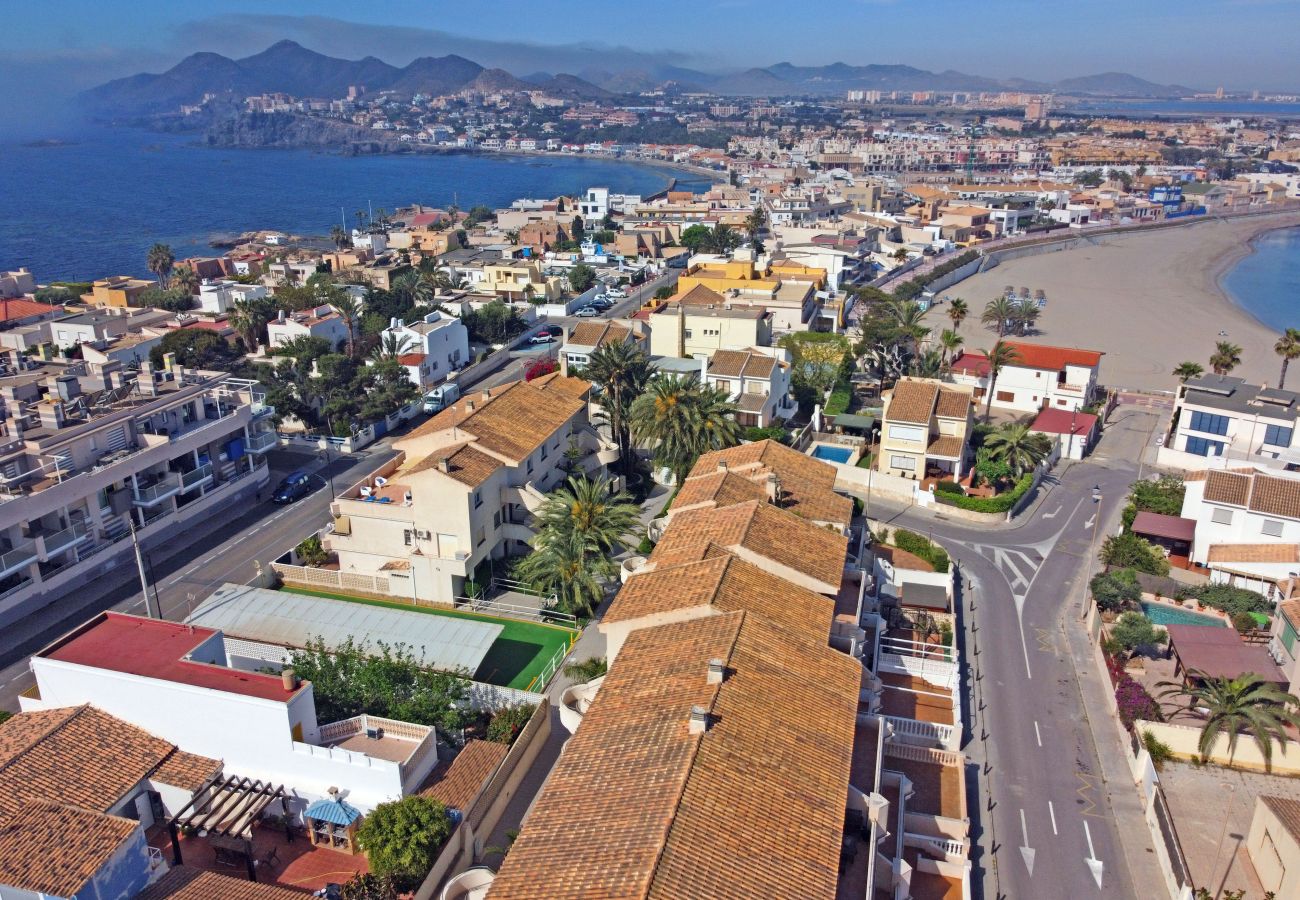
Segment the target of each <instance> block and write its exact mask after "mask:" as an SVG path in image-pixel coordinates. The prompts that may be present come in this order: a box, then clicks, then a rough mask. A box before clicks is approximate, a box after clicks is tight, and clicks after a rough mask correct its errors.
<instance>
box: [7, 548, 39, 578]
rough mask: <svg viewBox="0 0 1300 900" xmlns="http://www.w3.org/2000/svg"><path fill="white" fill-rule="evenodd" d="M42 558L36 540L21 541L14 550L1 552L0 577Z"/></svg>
mask: <svg viewBox="0 0 1300 900" xmlns="http://www.w3.org/2000/svg"><path fill="white" fill-rule="evenodd" d="M39 558H40V551H39V549H38V548H37V546H36V542H35V541H20V542H19V543H18V545H17V546H16V547H14V548H13V549H12V550H7V551H5V552H4V553H0V578H4V577H6V576H8V575H12V574H13V573H14V572H17V571H20V570H21V569H24V568H26V567H27V566H29V565H31V564H32V563H34V562H36V560H38V559H39Z"/></svg>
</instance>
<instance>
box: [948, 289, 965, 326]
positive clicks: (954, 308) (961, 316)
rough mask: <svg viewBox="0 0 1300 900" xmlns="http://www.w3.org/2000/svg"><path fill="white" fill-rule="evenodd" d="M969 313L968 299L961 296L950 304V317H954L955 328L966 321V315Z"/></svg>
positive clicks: (953, 324)
mask: <svg viewBox="0 0 1300 900" xmlns="http://www.w3.org/2000/svg"><path fill="white" fill-rule="evenodd" d="M969 314H970V308H969V307H967V305H966V301H965V300H963V299H961V298H960V297H958V298H957V299H956V300H954V301H952V302H951V303H949V304H948V318H950V319H952V327H953V329H954V330H956V329H958V328H960V327H961V323H962V322H963V321H965V319H966V316H967V315H969Z"/></svg>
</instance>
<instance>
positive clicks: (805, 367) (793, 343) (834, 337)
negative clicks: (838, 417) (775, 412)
mask: <svg viewBox="0 0 1300 900" xmlns="http://www.w3.org/2000/svg"><path fill="white" fill-rule="evenodd" d="M777 346H779V347H781V349H783V350H788V351H789V352H790V379H791V381H792V382H793V384H794V387H795V391H796V393H798V392H800V391H801V390H802V389H807V390H808V391H810V392H811V393H813V394H814V395H815V396H816V401H815V402H820V399H821V397H822V395H823V394H825V393H826V392H827V391H829V390H830V389H831V386H832V385H833V384H835V380H836V378H837V377H839V369H840V364H841V363H842V362H843V361H844V357H845V355H846V354H847V353H848V352H849V339H848V338H847V337H845V336H844V335H842V334H829V333H826V332H813V331H797V332H792V333H790V334H784V335H782V336H781V337H780V338H778V339H777Z"/></svg>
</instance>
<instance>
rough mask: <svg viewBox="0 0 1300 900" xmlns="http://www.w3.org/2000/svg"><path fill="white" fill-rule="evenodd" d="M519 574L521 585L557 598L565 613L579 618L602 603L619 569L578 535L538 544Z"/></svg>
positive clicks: (518, 567) (523, 563) (576, 533)
mask: <svg viewBox="0 0 1300 900" xmlns="http://www.w3.org/2000/svg"><path fill="white" fill-rule="evenodd" d="M515 574H516V577H517V578H519V580H520V581H523V582H526V583H527V584H530V585H533V586H534V587H535V588H537V589H539V590H542V591H548V592H550V593H552V594H554V595H555V597H556V603H557V605H558V607H559V608H560V609H561V610H562V611H564V612H569V613H573V614H579V613H585V612H587V611H589V610H591V609H593V608H594V607H595V606H596V605H597V604H599V603H600V600H601V598H602V597H603V596H604V592H605V587H604V586H605V583H606V582H607V581H609V579H611V578H613V577H614V576H616V575H617V574H618V566H617V565H616V564H615V563H614V561H613V560H611V559H610V558H609V557H607V556H604V555H602V554H600V553H597V552H596V551H595V550H593V549H592V547H591V546H589V545H588V544H587V542H586V541H585V540H584V539H583V537H582V535H581V534H580V533H578V532H576V531H574V532H571V533H569V534H568V535H566V536H557V537H555V538H554V539H551V540H547V541H545V542H539V543H537V544H535V545H534V549H533V552H532V553H529V554H528V555H527V556H525V557H524V558H523V559H522V560H520V562H519V565H518V566H517V567H516V568H515Z"/></svg>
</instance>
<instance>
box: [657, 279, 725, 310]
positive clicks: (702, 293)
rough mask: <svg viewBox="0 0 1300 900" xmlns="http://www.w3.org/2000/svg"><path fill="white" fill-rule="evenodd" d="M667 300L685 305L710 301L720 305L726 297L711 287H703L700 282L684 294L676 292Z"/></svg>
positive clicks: (702, 303)
mask: <svg viewBox="0 0 1300 900" xmlns="http://www.w3.org/2000/svg"><path fill="white" fill-rule="evenodd" d="M668 302H669V303H684V304H687V305H694V306H708V305H709V304H710V303H714V304H716V305H718V306H721V305H722V304H724V303H726V302H727V298H726V297H723V296H722V295H721V294H719V293H718V292H717V291H715V290H713V289H712V288H708V287H705V286H704V285H702V284H697V285H696V286H695V287H693V288H691V289H690V290H689V291H687V292H686V293H685V294H677V295H675V296H673V297H669V298H668Z"/></svg>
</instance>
